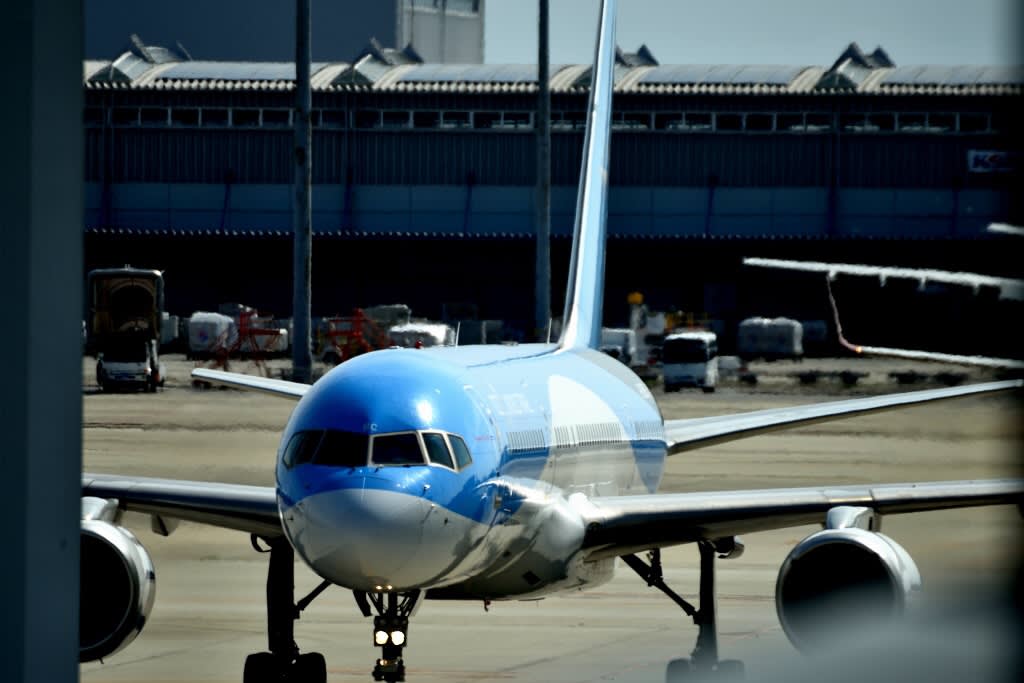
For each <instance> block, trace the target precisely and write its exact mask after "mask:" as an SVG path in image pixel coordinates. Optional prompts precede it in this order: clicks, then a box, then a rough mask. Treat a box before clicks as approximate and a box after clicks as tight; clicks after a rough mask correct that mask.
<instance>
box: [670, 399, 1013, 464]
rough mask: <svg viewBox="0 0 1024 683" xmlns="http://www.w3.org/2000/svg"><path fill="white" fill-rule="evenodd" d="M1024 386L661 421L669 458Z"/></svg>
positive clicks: (817, 404)
mask: <svg viewBox="0 0 1024 683" xmlns="http://www.w3.org/2000/svg"><path fill="white" fill-rule="evenodd" d="M1021 386H1024V381H1022V380H1006V381H1002V382H985V383H982V384H970V385H967V386H963V387H948V388H942V389H926V390H924V391H908V392H904V393H898V394H885V395H883V396H869V397H866V398H854V399H848V400H844V401H829V402H827V403H812V404H808V405H802V406H793V407H789V408H769V409H767V410H755V411H752V412H748V413H733V414H731V415H720V416H713V417H697V418H691V419H681V420H666V421H665V437H666V440H667V441H668V452H669V455H674V454H676V453H682V452H683V451H690V450H694V449H697V448H704V447H706V446H712V445H714V444H717V443H723V442H726V441H734V440H736V439H743V438H746V437H748V436H753V435H755V434H760V433H764V432H772V431H777V430H780V429H789V428H791V427H796V426H800V425H810V424H815V423H818V422H826V421H829V420H838V419H842V418H846V417H852V416H854V415H865V414H868V413H875V412H881V411H883V410H891V409H893V408H900V407H905V406H910V405H914V404H916V403H927V402H929V401H941V400H944V399H951V398H962V397H965V396H973V395H976V394H987V393H992V392H996V391H1007V390H1010V389H1016V388H1019V387H1021Z"/></svg>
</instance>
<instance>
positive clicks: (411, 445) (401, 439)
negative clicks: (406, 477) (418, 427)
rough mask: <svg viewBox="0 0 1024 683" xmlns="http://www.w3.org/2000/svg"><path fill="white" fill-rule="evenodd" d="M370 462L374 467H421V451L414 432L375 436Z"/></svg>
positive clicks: (422, 461) (422, 460)
mask: <svg viewBox="0 0 1024 683" xmlns="http://www.w3.org/2000/svg"><path fill="white" fill-rule="evenodd" d="M371 460H372V461H373V464H374V465H422V464H423V463H424V459H423V449H422V448H420V440H419V438H418V437H417V436H416V433H415V432H406V433H404V434H377V435H376V436H374V437H373V454H372V456H371Z"/></svg>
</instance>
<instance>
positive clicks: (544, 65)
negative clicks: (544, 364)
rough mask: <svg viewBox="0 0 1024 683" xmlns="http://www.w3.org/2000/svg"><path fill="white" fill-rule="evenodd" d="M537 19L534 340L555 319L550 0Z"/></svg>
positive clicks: (542, 336)
mask: <svg viewBox="0 0 1024 683" xmlns="http://www.w3.org/2000/svg"><path fill="white" fill-rule="evenodd" d="M538 5H539V6H538V18H537V92H538V94H537V116H536V121H535V124H534V127H535V130H536V131H537V197H536V209H535V213H534V215H535V220H534V222H535V224H536V226H537V250H536V251H537V261H536V267H535V273H536V278H537V279H536V283H535V285H534V297H535V302H536V306H535V309H534V311H535V315H534V340H535V341H546V336H547V329H548V325H549V323H550V321H551V89H550V82H549V81H550V79H549V77H548V71H549V68H548V61H549V49H548V0H538Z"/></svg>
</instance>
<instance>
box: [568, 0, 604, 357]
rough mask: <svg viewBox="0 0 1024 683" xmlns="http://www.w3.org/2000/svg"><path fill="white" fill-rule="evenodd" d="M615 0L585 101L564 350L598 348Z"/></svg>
mask: <svg viewBox="0 0 1024 683" xmlns="http://www.w3.org/2000/svg"><path fill="white" fill-rule="evenodd" d="M614 66H615V0H604V2H603V3H602V7H601V17H600V20H599V22H598V26H597V46H596V48H595V50H594V67H593V71H592V74H591V81H590V101H589V103H588V105H587V134H586V137H585V138H584V140H583V164H582V165H581V167H580V188H579V194H578V196H577V198H576V223H575V227H574V230H573V236H572V263H571V264H570V266H569V284H568V290H567V291H566V296H565V313H564V314H563V316H562V320H563V324H562V336H561V338H560V339H559V340H558V345H559V346H560V347H562V348H581V347H590V348H597V347H598V345H599V344H600V343H601V312H602V308H603V305H604V250H605V232H606V230H605V223H606V220H607V217H608V148H609V143H610V142H611V116H612V88H613V86H614V85H615V79H614V73H615V71H614Z"/></svg>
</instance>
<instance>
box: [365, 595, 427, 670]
mask: <svg viewBox="0 0 1024 683" xmlns="http://www.w3.org/2000/svg"><path fill="white" fill-rule="evenodd" d="M353 594H354V595H355V598H356V603H357V604H358V605H359V609H361V610H362V612H363V616H366V617H368V616H370V615H371V614H373V612H376V613H377V615H376V616H375V617H373V644H374V645H378V646H380V658H379V659H378V660H377V661H376V663H375V664H374V667H373V680H375V681H387V682H388V683H391V682H393V681H404V680H405V662H404V661H403V660H402V650H403V649H404V648H405V645H406V642H407V640H408V634H409V617H411V616H412V615H413V614H415V613H416V610H417V609H418V608H419V605H420V601H421V600H422V597H423V593H422V592H421V591H418V590H417V591H410V592H408V593H363V592H361V591H353ZM371 606H372V610H371Z"/></svg>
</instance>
